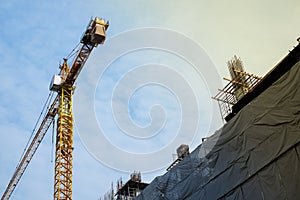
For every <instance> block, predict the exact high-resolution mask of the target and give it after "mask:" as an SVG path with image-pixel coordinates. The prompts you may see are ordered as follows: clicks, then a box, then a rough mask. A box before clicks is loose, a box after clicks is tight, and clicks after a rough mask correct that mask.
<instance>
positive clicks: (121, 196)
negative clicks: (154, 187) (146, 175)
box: [100, 171, 149, 200]
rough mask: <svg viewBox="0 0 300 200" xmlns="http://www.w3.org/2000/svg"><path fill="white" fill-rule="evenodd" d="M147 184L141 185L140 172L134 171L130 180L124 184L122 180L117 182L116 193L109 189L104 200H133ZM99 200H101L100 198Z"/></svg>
mask: <svg viewBox="0 0 300 200" xmlns="http://www.w3.org/2000/svg"><path fill="white" fill-rule="evenodd" d="M148 185H149V184H148V183H143V182H142V178H141V172H138V171H134V172H133V173H132V174H131V175H130V179H129V180H128V181H127V182H126V183H125V184H124V183H123V181H122V178H120V179H119V180H118V181H117V192H116V193H114V190H113V184H112V185H111V189H110V190H109V191H108V192H107V193H106V194H105V195H104V197H103V199H104V200H134V199H135V198H136V197H137V196H138V195H139V194H140V193H141V192H142V191H143V190H144V189H145V188H146V187H147V186H148ZM100 200H102V199H101V198H100Z"/></svg>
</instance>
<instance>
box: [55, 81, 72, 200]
mask: <svg viewBox="0 0 300 200" xmlns="http://www.w3.org/2000/svg"><path fill="white" fill-rule="evenodd" d="M72 95H73V89H72V87H70V86H67V85H63V86H62V88H61V91H60V94H59V97H60V99H59V106H58V119H57V135H56V152H55V173H54V199H55V200H71V199H72V159H73V157H72V152H73V114H72Z"/></svg>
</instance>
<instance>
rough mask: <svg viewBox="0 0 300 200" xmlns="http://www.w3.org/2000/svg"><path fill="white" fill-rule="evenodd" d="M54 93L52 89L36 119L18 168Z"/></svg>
mask: <svg viewBox="0 0 300 200" xmlns="http://www.w3.org/2000/svg"><path fill="white" fill-rule="evenodd" d="M53 94H54V92H52V91H50V93H49V95H48V97H47V100H46V102H45V103H44V105H43V107H42V111H41V113H40V115H39V117H38V119H37V121H36V123H35V125H34V127H33V129H32V132H31V135H30V137H29V139H28V141H27V143H26V146H25V148H24V150H23V153H22V155H21V157H20V159H19V162H18V165H17V166H16V168H18V166H19V164H20V162H21V160H22V157H23V156H24V154H25V152H26V149H27V148H28V146H29V144H30V141H31V140H32V137H33V134H34V133H35V130H36V128H37V126H38V124H39V123H40V120H41V118H42V116H43V115H44V116H43V118H44V117H45V115H46V114H47V112H45V110H48V109H49V106H50V103H51V100H52V97H53Z"/></svg>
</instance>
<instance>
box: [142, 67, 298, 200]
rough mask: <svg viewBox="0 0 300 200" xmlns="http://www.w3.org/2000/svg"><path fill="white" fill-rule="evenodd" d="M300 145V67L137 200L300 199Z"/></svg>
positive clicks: (283, 78) (156, 180) (278, 82)
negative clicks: (209, 148)
mask: <svg viewBox="0 0 300 200" xmlns="http://www.w3.org/2000/svg"><path fill="white" fill-rule="evenodd" d="M299 142H300V62H298V63H296V64H295V65H294V66H293V67H292V68H291V69H290V70H289V71H288V72H287V73H285V74H284V75H282V76H281V77H280V79H278V80H277V81H276V82H275V83H273V84H272V85H271V86H270V87H268V88H267V89H266V90H265V91H264V92H263V93H261V94H260V95H259V96H257V97H256V98H255V99H254V100H253V101H251V102H250V103H249V104H247V105H246V106H245V107H244V108H243V109H241V110H240V112H238V113H237V114H236V116H235V117H234V118H232V119H231V120H230V121H229V122H228V123H227V124H225V125H224V127H223V128H222V129H220V130H219V131H217V132H216V133H215V134H213V135H212V136H211V137H210V138H209V139H207V140H206V141H205V142H204V143H202V144H201V145H200V146H198V147H197V148H196V149H195V150H194V151H193V152H192V153H191V154H190V155H189V156H188V157H186V158H185V159H184V160H183V161H182V162H180V163H179V164H178V165H176V166H175V167H174V168H172V169H171V170H170V171H169V172H167V173H166V174H164V175H163V176H159V177H157V178H155V179H154V180H153V181H152V182H151V184H150V185H149V186H148V187H147V188H146V189H145V190H144V191H143V192H142V193H141V195H140V196H139V197H138V198H137V199H139V200H152V199H153V200H154V199H170V200H176V199H195V200H198V199H207V200H213V199H226V200H227V199H230V200H233V199H234V200H236V199H249V200H250V199H251V200H253V199H264V200H267V199H270V200H274V199H295V200H296V199H300V192H299V190H300V143H299ZM215 143H216V144H215ZM212 144H215V146H214V148H213V149H212V150H211V151H210V152H209V153H208V154H207V155H206V156H205V157H203V156H202V155H204V154H205V151H206V150H207V148H206V147H207V146H209V145H212Z"/></svg>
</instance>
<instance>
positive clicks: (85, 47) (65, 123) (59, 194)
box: [1, 17, 109, 200]
mask: <svg viewBox="0 0 300 200" xmlns="http://www.w3.org/2000/svg"><path fill="white" fill-rule="evenodd" d="M108 26H109V24H108V22H105V21H104V20H103V19H99V18H98V17H96V18H95V19H92V20H91V21H90V23H89V25H88V27H87V29H86V30H85V32H84V34H83V37H82V38H81V41H80V43H81V45H80V46H79V47H78V50H77V55H76V56H75V58H74V61H73V64H72V66H71V68H69V67H68V64H67V59H64V64H63V65H62V66H60V69H61V71H60V74H59V75H56V76H55V77H59V78H60V79H61V83H60V84H57V85H55V87H50V89H51V90H52V91H56V92H57V96H56V98H55V99H54V101H52V103H51V101H50V103H51V106H50V108H49V109H48V110H47V111H46V112H45V116H44V118H43V120H42V122H41V123H40V127H39V129H38V130H37V131H36V132H35V131H34V132H33V133H35V136H34V138H33V139H32V140H30V141H29V142H30V145H29V146H28V147H27V148H26V150H25V152H24V154H23V156H22V157H21V160H20V162H19V164H18V165H17V168H16V170H15V172H14V175H13V177H12V178H11V180H10V182H9V184H8V186H7V188H6V190H5V192H4V194H3V196H2V198H1V200H7V199H9V198H10V196H11V195H12V193H13V191H14V189H15V188H16V186H17V184H18V182H19V181H20V179H21V177H22V175H23V174H24V172H25V170H26V168H27V166H28V164H29V162H30V161H31V159H32V157H33V155H34V153H35V152H36V150H37V148H38V147H39V144H40V143H41V141H42V140H43V138H44V136H45V134H46V132H47V130H48V129H49V127H50V125H51V124H52V123H53V122H54V120H55V118H56V116H57V130H56V145H55V172H54V195H53V196H54V199H55V200H71V199H72V167H73V165H72V159H73V114H72V95H73V85H74V83H75V81H76V79H77V77H78V75H79V73H80V71H81V69H82V68H83V66H84V64H85V62H86V61H87V59H88V57H89V55H90V53H91V52H92V50H93V48H94V47H96V46H97V45H98V44H103V42H104V41H105V38H106V30H107V28H108ZM51 84H53V82H51ZM52 86H53V85H52ZM50 94H51V93H50ZM49 105H50V104H49Z"/></svg>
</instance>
